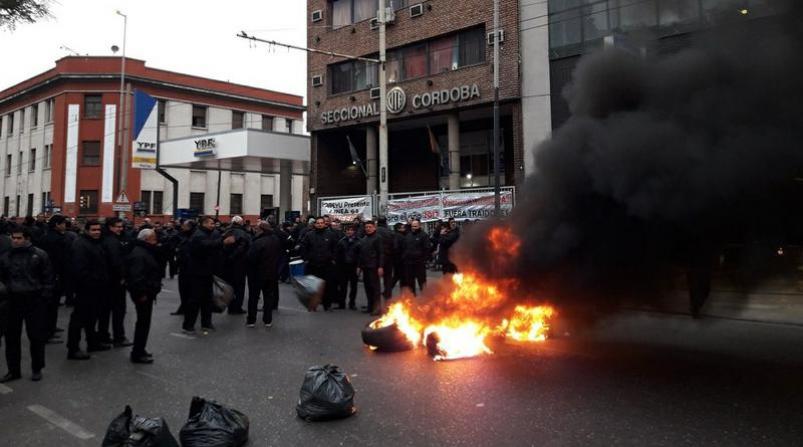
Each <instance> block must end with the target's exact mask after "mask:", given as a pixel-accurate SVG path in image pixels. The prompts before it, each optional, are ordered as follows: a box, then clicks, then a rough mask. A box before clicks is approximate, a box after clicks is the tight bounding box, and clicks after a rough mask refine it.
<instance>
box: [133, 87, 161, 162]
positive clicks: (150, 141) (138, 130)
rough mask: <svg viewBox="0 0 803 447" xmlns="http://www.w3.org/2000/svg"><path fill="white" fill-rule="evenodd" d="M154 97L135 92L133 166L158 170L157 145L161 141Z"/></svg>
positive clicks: (157, 110) (138, 91)
mask: <svg viewBox="0 0 803 447" xmlns="http://www.w3.org/2000/svg"><path fill="white" fill-rule="evenodd" d="M156 104H157V101H156V98H154V97H153V96H151V95H149V94H147V93H145V92H143V91H141V90H134V141H133V143H132V148H131V151H132V156H131V166H133V167H135V168H139V169H156V145H157V144H158V139H159V124H158V118H159V117H158V114H159V108H158V107H157V106H156Z"/></svg>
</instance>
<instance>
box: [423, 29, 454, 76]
mask: <svg viewBox="0 0 803 447" xmlns="http://www.w3.org/2000/svg"><path fill="white" fill-rule="evenodd" d="M457 48H458V46H457V36H456V35H455V36H447V37H441V38H440V39H435V40H433V41H432V42H430V43H429V72H430V73H431V74H437V73H443V72H447V71H451V70H454V69H456V68H457V53H458V52H457Z"/></svg>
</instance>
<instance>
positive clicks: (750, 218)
mask: <svg viewBox="0 0 803 447" xmlns="http://www.w3.org/2000/svg"><path fill="white" fill-rule="evenodd" d="M796 9H800V8H796ZM799 17H801V16H800V14H798V11H792V12H789V13H787V14H785V15H783V16H782V17H777V16H776V17H774V18H769V19H756V20H753V21H749V23H748V21H745V22H742V23H734V24H729V25H724V26H721V27H718V28H716V29H714V30H710V31H706V32H701V33H699V34H698V35H697V36H696V37H695V38H693V40H692V44H691V45H690V46H689V47H688V48H686V49H684V50H682V51H680V52H677V53H675V54H671V55H665V56H652V57H649V56H648V57H642V56H639V55H635V54H631V53H629V52H626V51H623V50H618V49H606V50H603V51H599V52H597V53H594V54H590V55H588V56H585V57H584V58H583V59H581V61H580V62H579V63H578V65H577V67H576V70H575V72H574V75H573V82H572V83H571V84H570V85H569V87H568V88H567V89H566V90H565V92H564V96H565V98H566V100H567V101H568V103H569V106H570V110H571V117H570V119H569V120H568V121H567V122H566V123H565V124H564V125H563V126H562V127H561V128H559V129H557V130H556V131H555V132H554V133H553V135H552V137H551V139H550V140H548V141H546V142H545V143H543V144H541V145H540V146H539V147H537V148H534V150H535V158H536V163H537V172H536V173H535V174H533V175H531V176H529V178H528V180H527V181H526V183H525V184H524V185H523V187H521V188H520V189H519V191H518V192H517V197H518V203H517V206H516V208H515V210H514V212H513V214H512V216H511V218H510V220H509V221H508V222H506V223H505V225H510V227H511V228H512V229H513V231H514V232H515V233H516V234H517V235H518V237H519V238H520V239H521V241H522V246H521V249H520V254H519V257H518V261H517V262H515V263H511V264H510V265H509V266H506V268H507V269H508V271H507V272H503V274H505V275H512V276H514V277H516V278H519V279H520V280H522V281H523V282H524V283H525V285H526V287H528V289H529V290H542V291H544V292H545V293H549V294H550V296H551V297H553V298H556V299H561V300H563V299H572V298H575V299H587V298H588V297H589V296H604V297H606V298H607V299H612V297H613V296H620V295H616V294H612V293H611V292H612V291H617V292H622V293H627V292H628V291H631V292H632V291H636V290H639V294H641V295H642V296H650V295H649V294H644V293H643V291H644V288H647V289H649V288H650V287H654V286H655V285H656V281H657V280H659V278H665V277H666V273H667V272H669V271H671V269H672V268H678V267H680V268H683V267H684V266H686V265H688V262H689V259H690V257H692V258H693V257H694V256H695V254H699V253H705V254H707V255H708V254H713V255H716V254H717V253H720V252H721V250H722V249H723V247H726V246H728V245H729V244H736V245H741V246H750V245H751V244H759V245H760V246H767V247H771V246H775V247H777V245H775V244H781V243H791V242H800V241H801V238H800V231H801V230H803V219H801V216H802V215H803V212H802V211H801V209H803V110H802V109H803V107H801V105H803V82H801V73H803V45H801V42H803V40H801V37H802V36H801V35H802V34H803V31H802V30H803V22H801V20H800V18H799ZM534 119H535V118H534ZM488 225H498V224H493V223H486V224H483V226H479V227H476V228H474V229H472V230H469V231H467V232H466V234H465V235H464V237H463V238H462V239H461V241H460V243H459V244H458V246H457V247H456V249H457V251H458V259H459V265H461V266H473V267H474V268H477V269H480V270H481V271H491V270H493V269H498V265H491V263H490V261H489V260H491V259H495V257H494V256H489V254H488V253H487V251H489V250H491V248H490V247H491V246H490V245H489V243H488V242H487V238H486V237H485V235H486V233H487V230H488V228H487V226H488ZM714 257H715V256H714ZM597 302H599V301H597Z"/></svg>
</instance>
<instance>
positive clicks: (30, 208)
mask: <svg viewBox="0 0 803 447" xmlns="http://www.w3.org/2000/svg"><path fill="white" fill-rule="evenodd" d="M25 215H26V216H33V193H28V206H27V207H26V208H25Z"/></svg>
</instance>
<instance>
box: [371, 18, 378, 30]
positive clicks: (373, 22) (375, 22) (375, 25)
mask: <svg viewBox="0 0 803 447" xmlns="http://www.w3.org/2000/svg"><path fill="white" fill-rule="evenodd" d="M369 23H370V25H371V29H379V19H377V18H376V17H374V18H373V19H371V21H370V22H369Z"/></svg>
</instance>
